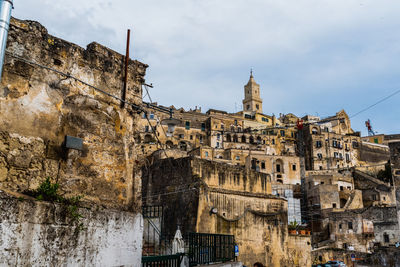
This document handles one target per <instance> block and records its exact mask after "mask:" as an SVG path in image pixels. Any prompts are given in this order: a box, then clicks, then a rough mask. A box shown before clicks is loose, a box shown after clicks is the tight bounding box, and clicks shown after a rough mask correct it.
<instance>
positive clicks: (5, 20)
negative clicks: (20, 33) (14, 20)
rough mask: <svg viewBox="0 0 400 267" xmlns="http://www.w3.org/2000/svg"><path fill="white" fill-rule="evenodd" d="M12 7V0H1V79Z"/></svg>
mask: <svg viewBox="0 0 400 267" xmlns="http://www.w3.org/2000/svg"><path fill="white" fill-rule="evenodd" d="M12 8H13V1H12V0H0V79H1V74H2V72H3V63H4V54H5V51H6V45H7V35H8V28H9V26H10V18H11V9H12Z"/></svg>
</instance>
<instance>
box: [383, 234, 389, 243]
mask: <svg viewBox="0 0 400 267" xmlns="http://www.w3.org/2000/svg"><path fill="white" fill-rule="evenodd" d="M383 240H384V241H385V243H389V241H390V240H389V235H388V234H386V233H385V234H383Z"/></svg>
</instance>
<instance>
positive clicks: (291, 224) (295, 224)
mask: <svg viewBox="0 0 400 267" xmlns="http://www.w3.org/2000/svg"><path fill="white" fill-rule="evenodd" d="M297 226H299V223H298V222H297V221H292V222H290V223H289V226H288V227H289V229H296V228H297Z"/></svg>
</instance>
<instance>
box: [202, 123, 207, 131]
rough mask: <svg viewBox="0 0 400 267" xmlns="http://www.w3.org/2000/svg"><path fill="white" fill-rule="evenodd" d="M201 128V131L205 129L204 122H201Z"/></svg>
mask: <svg viewBox="0 0 400 267" xmlns="http://www.w3.org/2000/svg"><path fill="white" fill-rule="evenodd" d="M201 130H202V131H203V132H204V131H205V130H206V124H205V123H204V122H203V123H202V124H201Z"/></svg>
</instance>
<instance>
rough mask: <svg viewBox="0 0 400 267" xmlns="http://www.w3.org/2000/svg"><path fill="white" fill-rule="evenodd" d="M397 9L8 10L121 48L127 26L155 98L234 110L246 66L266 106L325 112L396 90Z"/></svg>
mask: <svg viewBox="0 0 400 267" xmlns="http://www.w3.org/2000/svg"><path fill="white" fill-rule="evenodd" d="M399 11H400V2H399V1H395V0H382V1H376V0H363V1H362V0H354V1H348V0H335V1H332V0H298V1H289V0H280V1H276V0H235V1H228V0H184V1H183V0H181V1H178V0H171V1H162V0H147V1H137V0H134V1H132V0H131V1H128V0H113V1H110V0H108V1H107V0H97V1H90V0H85V1H77V0H69V1H61V0H58V1H57V0H35V1H34V0H25V1H21V2H16V3H15V9H14V11H13V15H14V16H16V17H18V18H21V19H34V20H38V21H39V22H41V23H42V24H43V25H44V26H46V27H47V28H48V29H49V31H50V33H52V34H54V35H57V36H60V37H61V38H64V39H67V40H69V41H72V42H76V43H78V44H80V45H82V46H85V45H86V44H87V43H90V42H91V41H97V42H99V43H102V44H104V45H107V46H109V47H111V48H112V49H114V50H116V51H120V52H123V51H125V47H124V46H125V38H126V37H125V36H126V29H127V28H131V29H132V46H131V49H132V50H131V51H132V52H131V55H133V57H134V58H138V59H139V60H141V61H143V62H144V63H147V64H149V65H150V67H149V69H148V75H147V80H148V81H149V82H152V83H154V84H155V88H154V89H153V90H152V93H151V94H152V97H153V99H155V100H158V101H159V102H161V103H162V104H166V105H169V104H173V105H175V106H184V107H193V106H195V105H201V106H203V108H210V107H214V108H221V109H227V110H228V111H234V105H235V102H236V103H241V99H242V94H243V85H244V84H245V83H246V82H247V79H248V71H249V69H250V67H253V68H254V71H255V77H256V80H257V81H258V82H259V83H260V84H261V87H262V89H263V91H262V97H263V99H264V101H269V102H268V103H265V104H264V106H265V107H266V110H265V112H268V113H272V112H274V113H276V114H277V113H279V112H282V111H285V112H294V113H298V114H303V113H304V112H310V113H311V112H312V113H315V112H319V113H320V114H329V113H334V112H336V111H337V110H338V109H340V108H346V109H348V111H349V113H355V112H356V111H358V110H360V109H362V108H363V107H365V106H366V105H368V104H369V103H371V102H374V101H375V100H377V99H379V98H380V97H381V94H380V92H382V91H379V92H376V91H377V88H376V86H377V85H380V86H382V87H385V88H388V89H387V90H388V91H389V92H390V91H391V89H393V90H392V91H394V90H396V89H397V88H394V86H397V85H398V84H396V83H395V82H394V81H396V77H400V76H399V71H398V70H399V69H400V64H399V63H398V60H397V58H399V56H400V51H399V49H400V46H399V44H400V27H399V26H400V25H399V24H400V18H399V16H398V13H399ZM389 81H390V82H389ZM397 81H398V80H397ZM371 84H373V86H371ZM392 87H393V88H392ZM332 90H335V92H333V91H332ZM355 97H358V98H359V99H358V101H357V102H354V98H355ZM327 99H334V100H336V99H340V101H339V100H338V101H327ZM271 100H272V101H271ZM283 109H284V110H283ZM374 111H375V112H376V114H377V117H379V116H378V113H379V112H380V111H379V109H374ZM355 119H358V117H357V118H355ZM371 119H372V118H371ZM394 119H395V120H396V118H394ZM358 120H360V121H362V120H364V118H363V117H362V116H360V119H358ZM359 124H360V123H359ZM397 124H399V119H398V117H397Z"/></svg>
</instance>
